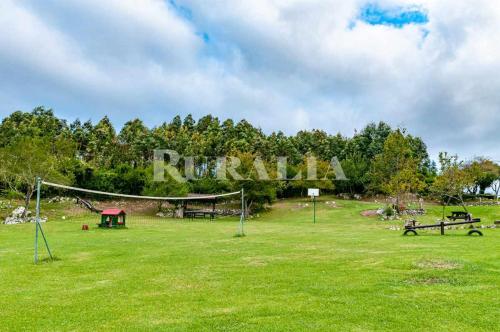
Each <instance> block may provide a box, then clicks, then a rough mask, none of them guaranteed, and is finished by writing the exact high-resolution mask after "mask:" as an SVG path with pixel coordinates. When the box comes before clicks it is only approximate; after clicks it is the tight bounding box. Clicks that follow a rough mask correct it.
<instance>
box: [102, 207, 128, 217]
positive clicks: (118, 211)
mask: <svg viewBox="0 0 500 332" xmlns="http://www.w3.org/2000/svg"><path fill="white" fill-rule="evenodd" d="M122 214H126V213H125V211H124V210H121V209H106V210H104V211H102V212H101V215H103V216H104V215H105V216H119V215H122Z"/></svg>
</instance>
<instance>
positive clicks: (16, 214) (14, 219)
mask: <svg viewBox="0 0 500 332" xmlns="http://www.w3.org/2000/svg"><path fill="white" fill-rule="evenodd" d="M24 211H25V208H24V206H19V207H17V208H15V209H14V211H12V212H11V214H10V216H8V217H7V218H5V220H4V222H3V223H4V224H6V225H15V224H24V223H27V222H36V217H31V212H30V211H26V216H25V217H24V218H22V215H23V213H24ZM47 220H48V218H47V217H41V218H40V222H47Z"/></svg>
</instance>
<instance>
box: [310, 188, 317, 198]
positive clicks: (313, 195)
mask: <svg viewBox="0 0 500 332" xmlns="http://www.w3.org/2000/svg"><path fill="white" fill-rule="evenodd" d="M307 196H311V197H318V196H319V189H315V188H309V189H307Z"/></svg>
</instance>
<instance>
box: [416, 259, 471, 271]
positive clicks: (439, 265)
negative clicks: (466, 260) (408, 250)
mask: <svg viewBox="0 0 500 332" xmlns="http://www.w3.org/2000/svg"><path fill="white" fill-rule="evenodd" d="M415 265H416V266H417V267H418V268H420V269H434V270H455V269H461V268H463V265H462V264H460V263H457V262H453V261H443V260H425V261H420V262H418V263H417V264H415Z"/></svg>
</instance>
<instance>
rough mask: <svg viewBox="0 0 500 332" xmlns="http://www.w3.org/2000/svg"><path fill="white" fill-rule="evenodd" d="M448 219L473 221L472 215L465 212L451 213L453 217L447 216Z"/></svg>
mask: <svg viewBox="0 0 500 332" xmlns="http://www.w3.org/2000/svg"><path fill="white" fill-rule="evenodd" d="M446 218H448V219H450V220H453V221H455V220H457V219H463V220H469V219H472V216H471V215H470V213H468V212H465V211H451V216H447V217H446Z"/></svg>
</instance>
